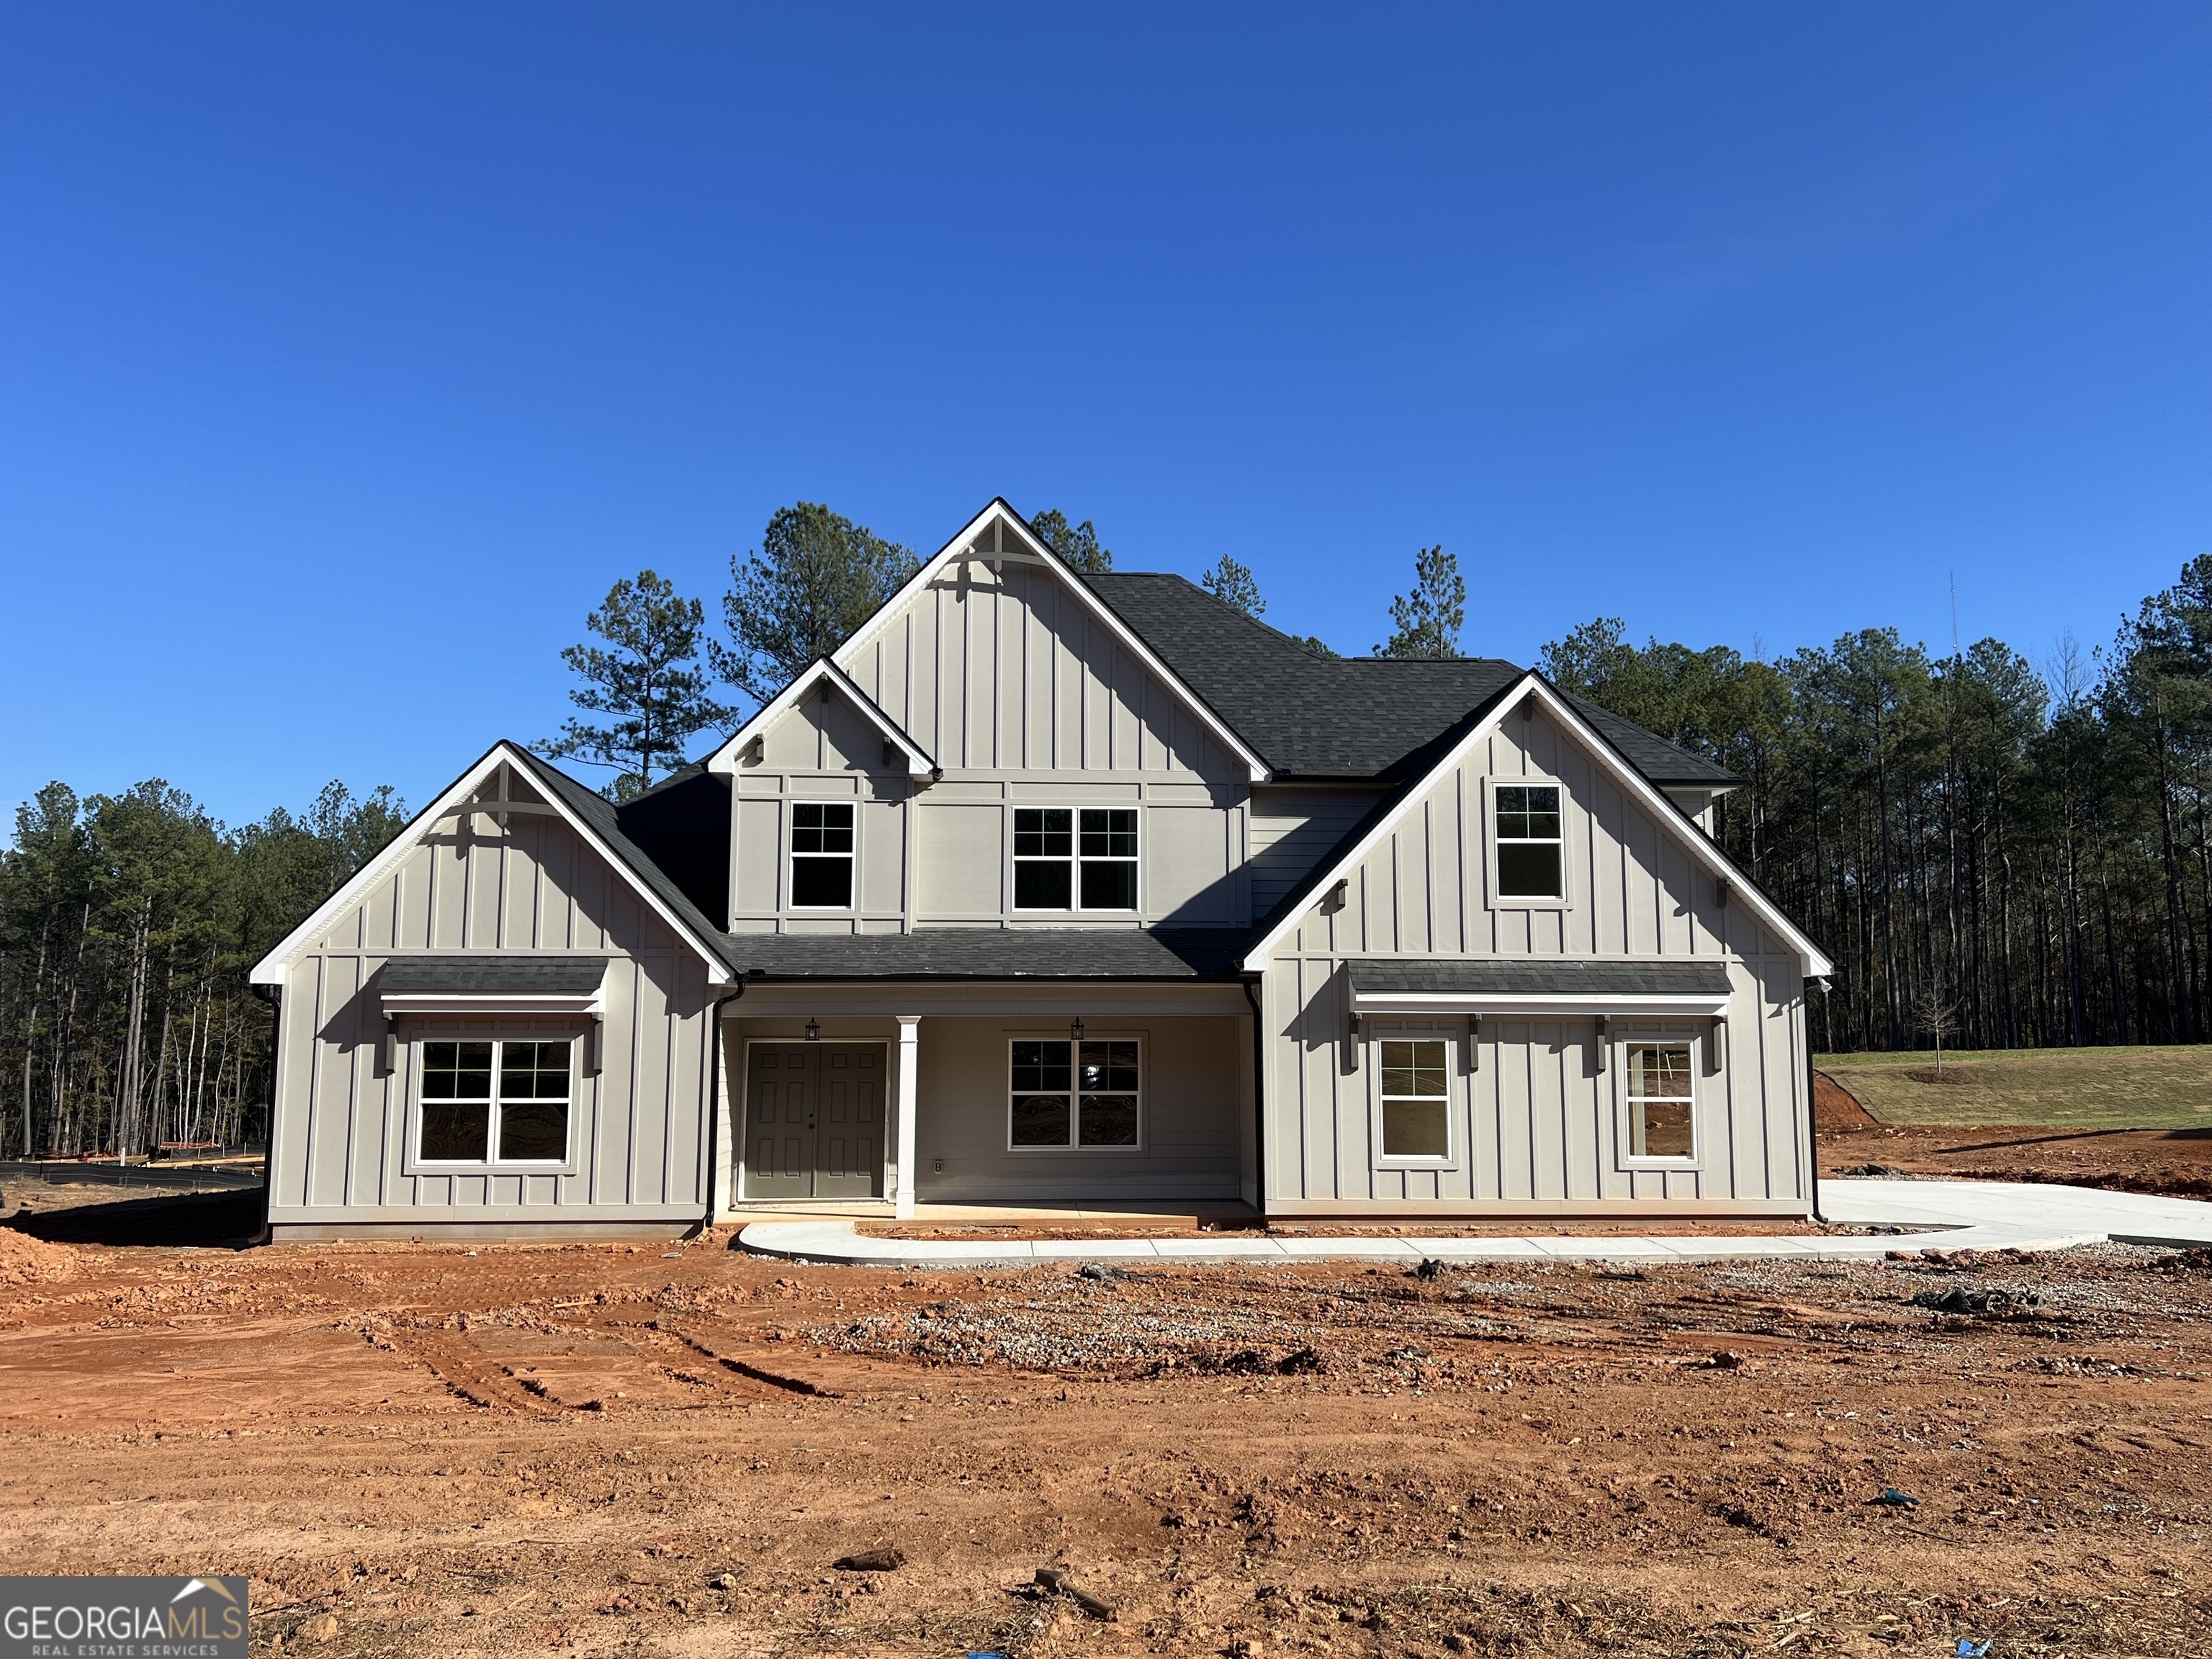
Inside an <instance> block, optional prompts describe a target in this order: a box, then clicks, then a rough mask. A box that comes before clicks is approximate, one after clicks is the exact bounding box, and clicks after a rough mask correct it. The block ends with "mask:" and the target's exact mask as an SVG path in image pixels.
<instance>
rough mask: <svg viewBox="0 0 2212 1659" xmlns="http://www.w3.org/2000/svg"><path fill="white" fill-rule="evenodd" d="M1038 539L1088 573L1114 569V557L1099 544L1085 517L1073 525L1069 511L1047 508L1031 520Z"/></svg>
mask: <svg viewBox="0 0 2212 1659" xmlns="http://www.w3.org/2000/svg"><path fill="white" fill-rule="evenodd" d="M1030 529H1031V530H1033V531H1035V532H1036V537H1037V539H1038V540H1039V541H1041V542H1042V543H1043V544H1045V545H1046V546H1047V547H1048V548H1050V549H1051V550H1053V551H1054V552H1055V553H1057V554H1059V555H1060V557H1061V558H1063V559H1065V560H1066V561H1067V562H1068V563H1070V564H1072V565H1073V566H1074V567H1075V568H1077V569H1078V570H1080V571H1082V572H1083V573H1084V574H1086V575H1091V576H1103V575H1105V574H1107V573H1108V572H1109V571H1110V570H1112V569H1113V568H1114V556H1113V554H1112V553H1110V552H1109V551H1108V550H1106V549H1105V548H1103V547H1101V546H1100V545H1099V544H1098V532H1097V530H1096V529H1095V528H1093V527H1092V526H1091V520H1088V519H1085V520H1084V521H1083V522H1082V523H1081V524H1079V525H1071V524H1069V523H1068V521H1067V514H1066V513H1062V512H1061V511H1060V509H1059V508H1058V507H1047V508H1045V510H1044V511H1043V512H1042V513H1038V514H1037V515H1036V517H1035V518H1034V519H1031V520H1030Z"/></svg>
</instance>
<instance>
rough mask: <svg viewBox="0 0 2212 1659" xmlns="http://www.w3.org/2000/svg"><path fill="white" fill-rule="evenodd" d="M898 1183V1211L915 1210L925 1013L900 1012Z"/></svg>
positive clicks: (894, 1197) (894, 1192)
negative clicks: (918, 1076)
mask: <svg viewBox="0 0 2212 1659" xmlns="http://www.w3.org/2000/svg"><path fill="white" fill-rule="evenodd" d="M894 1018H896V1019H897V1021H898V1028H899V1032H898V1185H897V1186H896V1188H893V1189H892V1194H891V1199H892V1203H893V1205H894V1206H895V1208H894V1213H895V1214H897V1215H900V1216H911V1215H912V1214H913V1213H914V1101H915V1081H916V1073H917V1072H918V1070H919V1068H920V1066H921V1015H920V1014H898V1015H896V1016H894Z"/></svg>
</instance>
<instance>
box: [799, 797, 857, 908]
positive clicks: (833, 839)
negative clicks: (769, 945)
mask: <svg viewBox="0 0 2212 1659" xmlns="http://www.w3.org/2000/svg"><path fill="white" fill-rule="evenodd" d="M791 902H792V904H793V907H794V908H800V907H803V908H809V909H820V910H849V909H850V908H852V906H853V808H852V807H851V805H849V804H837V803H833V802H829V801H805V800H803V801H799V802H796V803H794V804H793V806H792V809H791Z"/></svg>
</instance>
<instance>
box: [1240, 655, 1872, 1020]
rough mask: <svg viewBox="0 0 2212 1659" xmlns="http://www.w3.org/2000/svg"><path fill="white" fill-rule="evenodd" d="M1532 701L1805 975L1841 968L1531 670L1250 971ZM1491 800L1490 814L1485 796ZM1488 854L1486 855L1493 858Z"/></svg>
mask: <svg viewBox="0 0 2212 1659" xmlns="http://www.w3.org/2000/svg"><path fill="white" fill-rule="evenodd" d="M1531 698H1534V700H1535V702H1537V703H1538V704H1539V705H1540V706H1541V707H1542V708H1543V709H1544V710H1545V712H1546V713H1547V714H1550V715H1551V716H1552V717H1553V719H1554V720H1558V721H1559V723H1560V724H1561V725H1563V726H1565V727H1566V728H1567V729H1568V730H1569V731H1571V732H1574V733H1575V734H1576V735H1577V737H1579V738H1581V739H1582V741H1583V746H1584V747H1585V748H1586V749H1588V750H1589V752H1590V755H1591V757H1592V760H1593V761H1594V763H1595V764H1597V765H1599V766H1601V767H1603V768H1604V769H1606V770H1607V772H1608V773H1610V774H1611V775H1613V778H1614V779H1615V780H1616V781H1618V782H1619V783H1620V785H1621V787H1623V788H1625V789H1626V791H1627V792H1628V793H1630V794H1632V795H1633V796H1635V797H1636V799H1637V800H1638V802H1639V803H1641V804H1642V805H1643V806H1644V809H1645V810H1646V811H1649V812H1650V814H1651V816H1652V817H1654V818H1655V819H1656V820H1657V821H1658V822H1659V823H1660V824H1661V825H1662V826H1663V827H1664V828H1665V829H1667V830H1668V831H1669V832H1670V833H1671V834H1673V835H1674V838H1675V839H1676V840H1677V841H1678V842H1680V843H1681V845H1682V846H1684V847H1685V848H1688V849H1689V853H1690V856H1691V857H1692V859H1694V860H1696V861H1697V862H1698V863H1699V864H1701V865H1703V866H1705V869H1706V870H1707V871H1708V872H1711V875H1712V876H1713V877H1714V878H1715V879H1716V880H1719V881H1725V882H1727V883H1728V884H1729V894H1730V897H1731V902H1738V901H1740V902H1741V903H1742V904H1743V905H1744V906H1745V907H1746V908H1748V909H1749V910H1750V911H1751V912H1752V913H1753V915H1756V916H1757V917H1758V918H1759V921H1762V922H1764V923H1765V925H1766V926H1767V927H1771V929H1772V930H1773V931H1774V932H1775V933H1778V934H1779V935H1780V936H1781V937H1782V938H1783V939H1787V940H1788V941H1789V942H1790V945H1792V946H1794V947H1795V948H1796V951H1797V954H1798V957H1799V958H1800V960H1801V961H1802V963H1803V967H1804V974H1805V977H1806V978H1808V979H1818V978H1821V977H1823V976H1825V975H1828V974H1832V973H1833V972H1834V971H1835V964H1834V963H1831V962H1830V961H1829V960H1828V958H1827V956H1826V953H1825V952H1824V951H1821V949H1820V946H1819V945H1815V944H1814V942H1813V940H1812V939H1810V938H1809V937H1808V935H1807V934H1806V933H1804V931H1803V930H1802V929H1801V928H1800V927H1798V926H1797V925H1796V923H1795V922H1793V921H1790V918H1789V917H1787V916H1785V915H1783V914H1782V912H1781V910H1780V909H1779V908H1778V907H1777V906H1776V905H1775V903H1774V902H1773V901H1772V900H1771V899H1770V898H1768V897H1767V896H1766V895H1765V894H1764V893H1762V892H1760V891H1759V889H1758V888H1757V887H1756V886H1754V885H1753V884H1752V883H1751V882H1750V881H1749V880H1747V878H1745V876H1744V873H1743V872H1742V871H1741V870H1739V869H1737V868H1736V867H1735V865H1733V864H1731V863H1730V862H1729V860H1728V857H1727V855H1726V854H1723V852H1722V851H1721V850H1720V848H1717V847H1716V846H1714V845H1713V843H1712V842H1711V841H1710V840H1708V839H1707V838H1706V836H1705V832H1704V831H1703V830H1701V829H1699V828H1698V826H1697V825H1696V823H1693V822H1692V821H1691V819H1690V818H1688V817H1686V816H1685V815H1684V813H1683V811H1682V809H1681V808H1680V807H1679V806H1677V805H1674V802H1673V801H1671V800H1669V799H1668V798H1667V795H1666V793H1665V792H1664V791H1663V790H1662V789H1661V788H1660V787H1658V785H1656V784H1655V783H1653V782H1652V781H1651V780H1650V779H1649V778H1647V777H1645V776H1644V775H1643V774H1642V773H1641V772H1639V771H1638V770H1637V769H1635V768H1634V767H1633V766H1632V765H1630V764H1629V763H1628V762H1627V761H1626V760H1625V759H1623V758H1622V757H1621V755H1620V750H1616V749H1615V748H1614V747H1613V744H1610V743H1609V742H1607V740H1606V738H1605V736H1604V734H1603V733H1601V732H1599V731H1598V730H1597V728H1596V727H1595V726H1592V725H1591V724H1590V723H1589V721H1588V720H1584V719H1583V717H1582V716H1581V715H1580V714H1577V713H1576V712H1575V709H1574V708H1573V706H1572V705H1571V704H1570V703H1569V702H1567V700H1566V699H1565V698H1564V697H1562V696H1559V693H1558V692H1556V691H1554V690H1553V689H1552V687H1551V684H1550V683H1549V682H1548V681H1547V680H1546V679H1545V678H1543V676H1542V675H1541V674H1538V673H1535V672H1534V671H1526V672H1523V673H1522V677H1521V678H1520V679H1519V680H1518V681H1517V682H1516V683H1515V684H1513V685H1512V686H1511V687H1510V688H1509V689H1508V690H1506V692H1505V693H1504V696H1501V697H1499V698H1498V702H1497V704H1496V706H1495V707H1493V708H1492V709H1491V711H1490V712H1489V713H1488V714H1486V715H1484V716H1483V717H1482V719H1481V720H1478V721H1476V722H1475V724H1474V726H1473V728H1472V729H1470V730H1469V731H1468V733H1467V735H1466V736H1465V737H1463V738H1461V739H1460V740H1459V741H1458V742H1457V743H1455V744H1453V745H1452V747H1451V749H1450V750H1449V752H1448V753H1447V754H1446V755H1444V757H1443V758H1442V759H1441V760H1439V761H1437V763H1436V764H1435V765H1434V766H1432V767H1431V768H1430V769H1429V770H1428V772H1427V773H1426V775H1424V776H1423V777H1421V778H1419V779H1418V780H1417V781H1415V782H1414V783H1413V785H1412V786H1411V787H1408V788H1407V791H1406V793H1405V794H1404V795H1403V796H1402V797H1401V798H1400V799H1399V802H1398V804H1397V805H1395V806H1394V807H1392V808H1391V809H1390V811H1389V812H1388V813H1387V814H1385V815H1384V816H1383V819H1382V820H1381V821H1380V822H1379V823H1376V825H1375V826H1374V828H1372V829H1370V830H1369V831H1368V832H1367V833H1366V834H1365V835H1364V836H1361V837H1360V838H1359V841H1358V844H1357V845H1356V846H1354V847H1353V848H1352V849H1351V850H1350V851H1349V852H1347V853H1346V854H1345V855H1344V856H1343V857H1342V858H1340V859H1339V860H1336V862H1335V863H1334V864H1333V865H1331V866H1329V867H1328V869H1327V870H1326V871H1324V872H1322V873H1321V875H1320V876H1319V877H1318V878H1316V879H1314V880H1312V881H1311V883H1310V885H1309V886H1308V888H1307V890H1306V902H1304V904H1303V905H1302V906H1300V908H1297V909H1296V910H1293V911H1291V912H1290V914H1288V915H1285V916H1284V917H1283V919H1282V920H1281V921H1278V922H1277V923H1276V924H1275V925H1274V926H1273V927H1270V928H1269V929H1268V930H1267V934H1266V936H1265V937H1264V938H1262V939H1261V940H1260V941H1259V943H1257V944H1256V945H1254V946H1253V947H1252V948H1251V950H1250V951H1247V952H1246V953H1245V957H1244V969H1245V971H1246V972H1247V973H1255V974H1256V973H1264V972H1265V971H1266V970H1267V957H1268V955H1269V953H1271V952H1272V951H1274V950H1275V949H1276V948H1277V947H1278V946H1279V945H1281V944H1282V942H1283V941H1284V940H1285V939H1288V938H1289V937H1290V936H1291V933H1292V932H1293V931H1294V930H1295V929H1297V927H1299V926H1300V925H1301V924H1302V923H1303V922H1304V921H1305V919H1306V917H1307V916H1309V915H1311V914H1312V912H1313V909H1314V908H1315V907H1316V905H1318V904H1320V903H1321V902H1322V899H1323V898H1324V897H1325V896H1327V894H1328V890H1330V889H1331V888H1333V887H1334V886H1335V885H1336V884H1337V883H1338V882H1339V881H1340V880H1343V879H1345V878H1347V877H1348V876H1349V875H1350V874H1351V873H1352V871H1353V870H1355V869H1356V868H1358V866H1359V864H1360V862H1361V860H1364V859H1365V858H1366V857H1367V856H1368V854H1370V853H1372V852H1373V851H1374V850H1375V849H1376V848H1378V847H1380V846H1381V845H1382V844H1383V841H1384V839H1385V838H1386V837H1387V836H1389V835H1390V834H1391V833H1392V832H1393V831H1394V830H1395V829H1397V827H1398V826H1399V825H1400V824H1401V823H1404V822H1405V821H1406V819H1407V817H1410V816H1411V815H1412V813H1413V810H1414V808H1416V807H1417V806H1419V805H1420V803H1421V800H1422V799H1423V798H1424V797H1425V795H1426V794H1427V793H1428V789H1429V786H1430V785H1431V784H1432V783H1433V782H1434V781H1436V780H1437V779H1438V778H1440V777H1443V775H1445V774H1446V773H1448V772H1449V771H1450V770H1451V769H1453V768H1455V767H1456V766H1458V765H1460V764H1461V763H1462V762H1464V761H1465V760H1466V759H1467V758H1468V756H1470V755H1472V754H1473V753H1474V750H1475V749H1476V747H1477V746H1478V745H1479V744H1482V743H1485V742H1486V741H1487V740H1488V739H1489V738H1490V736H1491V734H1492V733H1493V732H1496V731H1497V730H1498V726H1500V725H1501V724H1503V723H1504V719H1505V717H1506V715H1507V714H1510V713H1511V712H1512V711H1513V710H1514V709H1516V708H1519V707H1520V706H1521V705H1522V703H1523V702H1528V700H1530V699H1531ZM1485 800H1486V803H1487V797H1486V798H1485ZM1489 835H1490V829H1489V825H1488V824H1487V823H1485V824H1484V826H1483V837H1484V841H1485V843H1486V844H1487V842H1488V840H1489ZM1485 856H1486V857H1487V856H1488V855H1487V854H1485Z"/></svg>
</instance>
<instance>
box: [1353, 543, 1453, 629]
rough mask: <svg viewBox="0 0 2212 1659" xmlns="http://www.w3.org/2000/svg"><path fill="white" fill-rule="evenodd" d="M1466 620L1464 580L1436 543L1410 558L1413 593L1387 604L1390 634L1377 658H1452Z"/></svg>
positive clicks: (1450, 556) (1451, 559) (1447, 555)
mask: <svg viewBox="0 0 2212 1659" xmlns="http://www.w3.org/2000/svg"><path fill="white" fill-rule="evenodd" d="M1466 617H1467V581H1466V580H1465V578H1463V577H1462V576H1461V574H1459V560H1458V558H1457V556H1455V555H1453V554H1449V553H1447V552H1445V551H1444V550H1443V544H1441V543H1439V544H1437V546H1435V547H1425V548H1423V549H1422V550H1420V551H1419V552H1418V553H1416V554H1415V555H1414V556H1413V592H1410V593H1403V594H1401V595H1400V596H1399V597H1398V598H1396V599H1393V600H1391V601H1390V622H1391V626H1392V629H1393V631H1392V633H1391V635H1390V637H1389V641H1387V642H1385V643H1384V644H1382V645H1378V646H1376V647H1375V654H1376V656H1378V657H1456V656H1457V655H1459V630H1460V625H1461V623H1462V622H1464V621H1465V619H1466Z"/></svg>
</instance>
